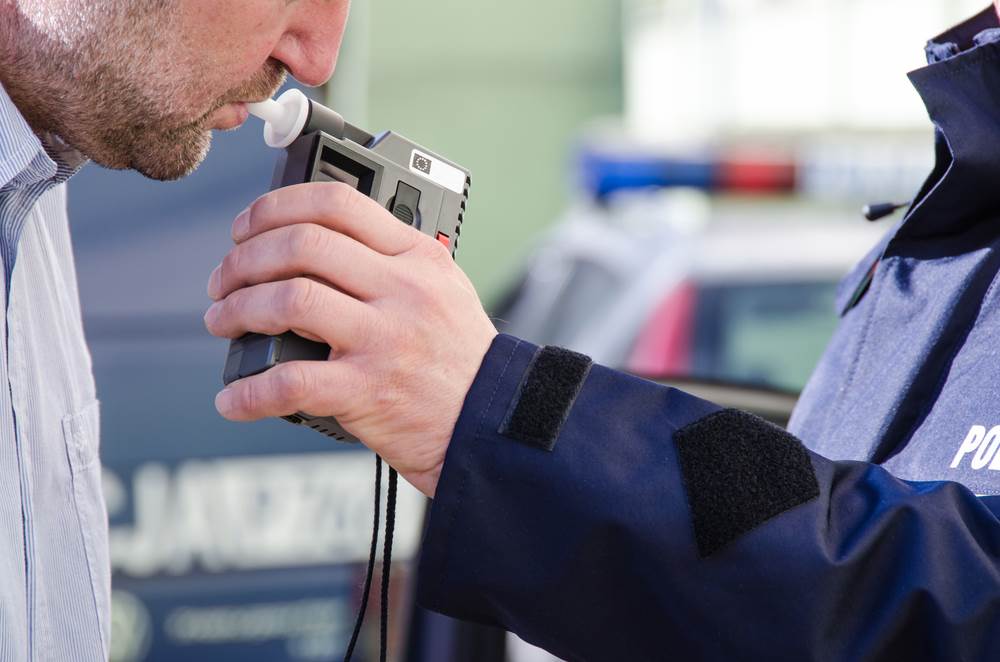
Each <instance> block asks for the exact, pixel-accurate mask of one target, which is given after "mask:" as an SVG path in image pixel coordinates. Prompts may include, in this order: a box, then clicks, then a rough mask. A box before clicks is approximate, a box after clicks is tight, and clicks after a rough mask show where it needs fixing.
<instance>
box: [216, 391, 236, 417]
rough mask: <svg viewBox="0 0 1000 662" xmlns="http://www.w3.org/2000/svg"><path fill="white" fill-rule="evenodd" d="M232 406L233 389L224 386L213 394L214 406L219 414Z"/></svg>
mask: <svg viewBox="0 0 1000 662" xmlns="http://www.w3.org/2000/svg"><path fill="white" fill-rule="evenodd" d="M232 407H233V391H232V389H229V388H225V389H222V390H221V391H219V393H218V394H217V395H216V396H215V408H216V409H217V410H218V412H219V413H220V414H225V413H226V412H228V411H229V410H230V409H232Z"/></svg>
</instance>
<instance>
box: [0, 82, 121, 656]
mask: <svg viewBox="0 0 1000 662" xmlns="http://www.w3.org/2000/svg"><path fill="white" fill-rule="evenodd" d="M56 144H57V142H56V141H51V142H50V141H47V143H46V146H45V147H43V144H42V142H41V141H40V140H39V139H38V138H37V137H36V136H35V135H34V134H33V133H32V132H31V130H30V128H29V127H28V125H27V124H26V123H25V121H24V119H23V117H22V116H21V114H20V113H19V112H18V111H17V109H16V107H15V106H14V105H13V103H12V102H11V100H10V98H9V97H8V96H7V94H6V93H5V92H4V91H3V90H2V89H0V260H2V263H3V269H2V270H0V279H2V280H3V287H2V288H0V297H3V304H4V310H5V312H6V314H5V315H3V316H0V339H2V341H3V351H2V352H0V378H2V380H0V662H8V661H16V662H20V661H22V660H31V661H32V662H34V661H49V660H53V661H57V660H73V661H76V660H80V661H90V660H106V659H107V656H108V645H109V642H108V639H109V631H110V566H109V561H108V543H107V540H108V535H107V514H106V509H105V506H104V500H103V496H102V494H101V488H100V462H99V459H98V447H99V446H98V443H99V442H98V439H99V416H98V409H99V405H98V403H97V399H96V397H95V389H94V380H93V375H92V370H91V362H90V355H89V352H88V350H87V346H86V343H85V340H84V336H83V327H82V323H81V318H80V304H79V295H78V292H77V283H76V273H75V268H74V264H73V252H72V246H71V243H70V233H69V225H68V221H67V218H66V187H65V181H66V179H68V178H69V177H70V176H71V175H72V174H73V173H74V172H75V171H76V170H77V169H78V168H79V167H80V165H82V162H83V160H82V158H81V157H80V155H79V154H78V153H76V152H73V151H72V150H68V149H66V148H61V149H60V148H59V147H56V146H55V145H56Z"/></svg>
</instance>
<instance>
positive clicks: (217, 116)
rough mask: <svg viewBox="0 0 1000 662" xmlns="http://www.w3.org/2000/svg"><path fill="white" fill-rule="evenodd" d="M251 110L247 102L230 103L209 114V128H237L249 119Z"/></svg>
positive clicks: (223, 129)
mask: <svg viewBox="0 0 1000 662" xmlns="http://www.w3.org/2000/svg"><path fill="white" fill-rule="evenodd" d="M249 116H250V111H248V110H247V105H246V104H245V103H230V104H227V105H225V106H223V107H222V108H219V109H218V110H216V111H215V112H214V113H212V114H211V115H210V116H209V119H208V124H207V126H208V128H210V129H219V130H220V131H226V130H229V129H235V128H236V127H238V126H241V125H242V124H243V123H244V122H246V121H247V117H249Z"/></svg>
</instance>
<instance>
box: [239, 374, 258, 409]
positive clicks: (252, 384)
mask: <svg viewBox="0 0 1000 662" xmlns="http://www.w3.org/2000/svg"><path fill="white" fill-rule="evenodd" d="M234 402H235V405H236V410H237V411H238V412H242V413H243V414H250V415H253V414H254V413H256V412H257V411H258V409H259V407H260V388H259V387H258V386H257V380H255V379H248V380H245V381H244V382H243V387H242V388H240V389H239V390H237V391H236V398H235V400H234Z"/></svg>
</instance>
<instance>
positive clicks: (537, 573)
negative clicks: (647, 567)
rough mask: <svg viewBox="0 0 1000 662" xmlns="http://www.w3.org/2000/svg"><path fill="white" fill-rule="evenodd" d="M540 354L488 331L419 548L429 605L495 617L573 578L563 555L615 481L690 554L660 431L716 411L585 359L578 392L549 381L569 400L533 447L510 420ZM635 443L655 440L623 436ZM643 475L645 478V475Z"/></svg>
mask: <svg viewBox="0 0 1000 662" xmlns="http://www.w3.org/2000/svg"><path fill="white" fill-rule="evenodd" d="M546 351H547V350H543V349H540V348H539V347H538V346H536V345H533V344H532V343H529V342H526V341H523V340H519V339H517V338H513V337H511V336H506V335H500V336H498V337H497V338H496V339H495V340H494V342H493V345H492V346H491V348H490V350H489V351H488V352H487V354H486V357H485V358H484V360H483V364H482V366H481V367H480V371H479V374H478V375H477V377H476V379H475V381H474V382H473V385H472V387H471V389H470V390H469V393H468V395H467V397H466V400H465V404H464V407H463V409H462V412H461V414H460V415H459V418H458V422H457V423H456V426H455V431H454V434H453V437H452V440H451V444H450V445H449V448H448V452H447V455H446V459H445V463H444V466H443V468H442V473H441V478H440V481H439V482H438V486H437V491H436V495H435V498H434V501H433V502H432V505H431V510H430V516H429V520H428V526H427V531H426V535H425V539H424V544H423V547H422V550H421V558H420V563H419V571H418V579H417V600H418V602H420V604H421V605H422V606H424V607H426V608H428V609H431V610H434V611H438V612H441V613H445V614H449V615H453V616H458V617H460V618H463V619H465V620H470V621H476V622H480V623H485V624H490V625H501V624H502V623H501V622H500V621H499V619H501V618H502V617H501V616H500V614H502V613H504V611H505V609H504V608H503V606H501V604H509V603H508V599H513V600H514V601H515V602H516V601H519V600H525V599H526V596H530V595H532V594H533V593H534V592H535V591H536V590H537V585H538V583H539V582H541V583H546V582H547V581H555V582H556V583H557V584H561V583H563V582H566V583H567V585H572V584H573V583H575V582H576V581H577V578H576V577H575V576H574V570H573V564H572V563H569V558H568V556H567V555H570V556H571V555H572V550H574V549H578V548H579V546H580V545H585V544H587V543H586V542H585V539H586V538H587V537H588V536H589V535H590V531H591V529H592V525H593V522H594V521H595V520H597V521H605V522H607V521H613V520H614V519H615V518H616V515H615V514H614V512H604V511H605V510H607V509H608V508H611V507H612V504H610V503H608V502H607V500H606V495H607V494H609V493H612V494H613V493H614V489H613V487H612V486H614V485H616V484H619V483H620V482H624V483H626V484H629V485H634V489H633V490H632V491H631V492H630V495H629V496H630V499H634V501H635V503H634V504H633V505H634V508H632V510H633V511H636V512H638V513H639V515H641V516H645V517H648V518H649V521H660V522H661V523H662V524H664V528H663V529H662V530H663V531H671V532H672V533H671V537H673V538H675V539H677V542H678V544H681V545H682V546H684V547H685V548H686V549H687V550H688V552H689V553H690V554H691V556H692V558H693V557H694V556H696V554H697V548H696V544H695V541H694V539H693V536H692V535H691V533H690V532H691V526H690V517H689V515H688V510H687V507H686V505H685V504H686V501H685V497H684V491H683V490H684V488H683V484H682V481H681V480H680V473H679V468H678V466H677V460H676V456H675V454H674V452H673V451H672V449H671V444H670V438H671V435H672V434H673V432H674V431H675V430H677V429H679V428H680V427H683V426H685V425H688V424H690V423H691V422H693V421H696V420H700V419H702V418H704V417H705V416H706V415H708V414H710V413H712V412H715V411H717V410H718V407H717V406H716V405H712V404H710V403H707V402H704V401H701V400H698V399H697V398H692V397H690V396H688V395H686V394H683V393H681V392H679V391H676V390H674V389H668V388H663V387H659V386H657V385H655V384H652V383H650V382H648V381H645V380H642V379H638V378H635V377H631V376H629V375H624V374H622V373H618V372H616V371H613V370H610V369H608V368H605V367H603V366H599V365H593V366H592V367H590V369H589V370H587V371H585V372H578V373H575V374H576V375H577V377H579V379H580V382H581V383H580V384H578V385H577V386H578V388H577V390H573V389H572V388H571V387H572V386H573V384H568V383H565V381H564V382H563V383H554V384H553V385H551V387H550V388H551V389H553V390H554V391H556V392H561V393H563V394H564V395H565V394H567V393H571V394H572V396H573V397H572V398H569V399H568V400H567V402H566V404H568V407H567V410H566V412H565V416H564V417H563V418H562V419H561V420H559V421H558V425H557V426H555V427H554V428H552V429H555V430H556V438H555V439H552V440H549V441H551V443H548V444H545V443H536V442H537V440H536V439H533V438H531V435H518V434H514V433H513V432H512V430H511V428H512V427H516V426H513V425H512V419H513V418H515V417H516V414H517V411H518V410H519V409H520V408H521V405H522V403H524V402H526V401H527V402H529V403H530V402H531V400H532V399H533V398H534V399H538V398H537V397H536V396H533V395H531V394H529V391H530V386H529V385H530V384H531V382H532V376H533V374H534V373H535V372H536V371H535V370H534V367H536V366H540V367H539V370H538V372H552V371H553V368H552V366H551V365H543V362H544V357H545V356H546ZM576 356H577V357H579V355H576ZM557 358H558V357H557ZM556 362H558V360H557V361H556ZM577 367H579V366H578V365H577ZM555 371H556V372H558V368H556V369H555ZM526 373H527V375H526ZM557 382H558V380H557ZM549 392H552V391H549ZM612 413H613V415H611V414H612ZM543 414H544V412H543ZM539 418H540V419H544V418H545V416H544V415H542V416H540V417H539ZM553 418H558V417H553ZM550 427H551V426H550ZM539 429H548V428H546V426H544V425H542V426H539ZM637 439H654V440H656V442H655V443H651V444H640V443H628V444H626V443H622V441H623V440H637ZM651 471H652V472H654V473H655V474H656V475H657V479H656V480H652V481H651V480H649V472H651ZM620 505H621V504H614V507H618V506H620ZM612 510H613V508H612ZM670 520H674V521H670ZM680 532H684V533H683V534H682V533H680ZM680 539H686V540H684V543H681V541H680ZM543 578H547V579H543ZM553 578H556V579H554V580H553ZM567 627H569V625H568V624H567ZM555 629H556V630H559V629H560V628H555ZM533 643H536V644H543V643H545V642H540V641H538V640H535V641H534V642H533Z"/></svg>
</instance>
